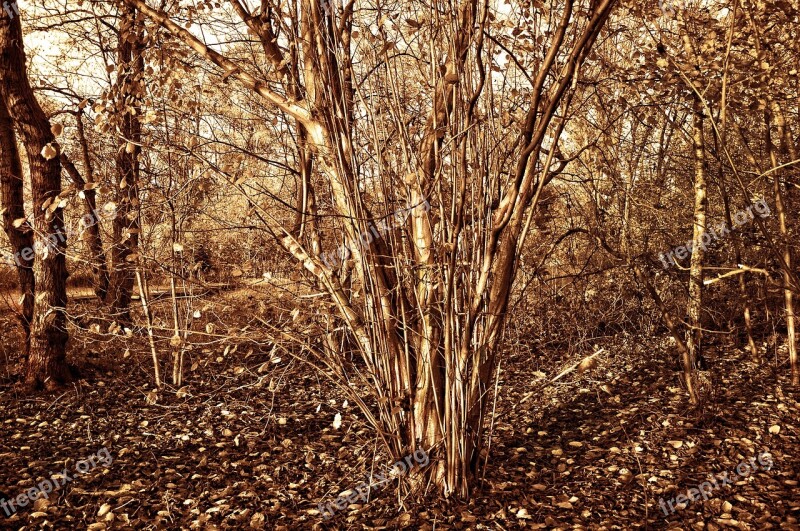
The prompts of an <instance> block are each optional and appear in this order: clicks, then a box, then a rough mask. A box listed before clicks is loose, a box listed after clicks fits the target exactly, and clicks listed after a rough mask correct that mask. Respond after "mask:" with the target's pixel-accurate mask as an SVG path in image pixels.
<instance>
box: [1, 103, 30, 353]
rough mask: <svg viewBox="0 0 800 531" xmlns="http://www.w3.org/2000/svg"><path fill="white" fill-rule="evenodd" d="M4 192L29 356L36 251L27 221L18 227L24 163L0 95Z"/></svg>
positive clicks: (22, 214) (22, 209) (24, 347)
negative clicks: (34, 254) (33, 252)
mask: <svg viewBox="0 0 800 531" xmlns="http://www.w3.org/2000/svg"><path fill="white" fill-rule="evenodd" d="M0 194H2V209H3V229H4V230H5V232H6V234H7V235H8V241H9V242H10V243H11V250H12V253H13V256H12V257H11V258H10V260H9V265H11V266H14V267H16V269H17V278H18V279H19V292H20V295H21V299H20V301H19V302H20V305H19V306H20V310H19V314H18V318H19V322H20V327H21V328H22V341H21V342H20V350H21V351H22V353H23V355H24V356H25V358H27V357H28V353H29V351H30V334H31V321H32V319H33V294H34V279H33V255H32V254H29V253H31V252H32V250H33V232H32V231H31V227H30V226H29V225H28V222H27V221H26V222H24V223H22V224H21V225H19V226H18V227H15V226H14V222H15V221H17V220H22V219H25V198H24V186H23V177H22V162H21V160H20V154H19V148H18V147H17V137H16V134H15V133H14V122H13V120H12V118H11V115H10V114H9V113H8V108H7V107H6V104H5V101H4V99H3V98H2V97H0ZM17 223H19V221H17Z"/></svg>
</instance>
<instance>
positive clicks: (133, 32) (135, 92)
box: [108, 6, 144, 322]
mask: <svg viewBox="0 0 800 531" xmlns="http://www.w3.org/2000/svg"><path fill="white" fill-rule="evenodd" d="M137 18H138V17H137V10H136V9H135V8H133V7H130V6H125V7H123V9H122V12H121V17H120V38H119V49H118V52H117V55H118V61H119V65H120V68H122V72H121V73H120V74H119V78H118V79H117V84H116V91H117V96H116V111H117V113H118V115H117V117H116V118H117V120H118V135H119V136H118V145H117V156H116V169H117V185H118V195H117V212H116V216H115V217H114V220H113V242H114V244H113V247H112V249H111V265H112V272H111V282H110V289H109V292H108V297H109V298H110V302H111V310H112V313H113V315H114V317H115V318H116V319H118V320H119V321H120V322H129V321H130V302H131V295H132V291H133V283H134V280H135V276H136V273H135V264H136V259H135V258H136V257H135V255H136V253H137V250H138V247H139V214H138V210H139V208H138V207H139V154H140V153H141V141H142V138H141V137H142V126H141V122H140V119H139V116H140V115H141V112H140V105H139V103H138V102H139V101H140V100H141V92H142V90H143V88H142V87H141V85H140V83H141V79H142V73H143V71H144V58H143V56H142V48H141V44H140V43H141V39H140V29H141V21H139V20H138V19H137ZM131 36H133V37H132V38H131Z"/></svg>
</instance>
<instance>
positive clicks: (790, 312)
mask: <svg viewBox="0 0 800 531" xmlns="http://www.w3.org/2000/svg"><path fill="white" fill-rule="evenodd" d="M773 121H774V122H775V125H776V126H777V129H778V138H779V139H782V141H783V139H785V135H786V132H785V129H786V122H785V119H784V117H783V112H782V111H781V109H780V108H779V107H777V105H775V104H773V105H772V108H771V109H770V110H769V111H767V113H766V115H765V122H766V135H767V138H766V142H767V150H768V151H769V160H770V164H772V167H773V168H777V167H778V166H779V165H780V159H779V158H778V153H777V149H776V147H775V144H774V143H773V142H772V134H771V132H770V127H771V125H772V122H773ZM782 173H783V172H781V171H775V172H774V174H773V176H772V183H773V188H772V189H773V193H774V194H775V211H776V212H777V214H778V229H779V230H780V233H781V246H782V247H783V261H784V262H785V265H786V267H784V268H783V282H784V285H785V286H786V287H785V288H784V290H783V300H784V308H785V310H786V345H787V347H788V349H789V365H790V367H791V371H792V385H800V367H798V361H797V339H796V337H795V332H794V295H793V293H792V290H791V289H790V287H789V286H791V282H792V279H791V275H790V270H791V267H792V249H791V246H790V245H789V231H788V229H787V226H786V205H785V204H784V195H783V191H782V190H781V177H780V176H781V174H782Z"/></svg>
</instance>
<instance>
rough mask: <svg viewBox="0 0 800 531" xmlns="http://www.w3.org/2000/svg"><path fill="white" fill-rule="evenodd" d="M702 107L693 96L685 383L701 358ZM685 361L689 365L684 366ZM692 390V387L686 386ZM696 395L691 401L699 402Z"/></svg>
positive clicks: (705, 204)
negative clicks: (691, 218) (691, 213)
mask: <svg viewBox="0 0 800 531" xmlns="http://www.w3.org/2000/svg"><path fill="white" fill-rule="evenodd" d="M703 123H704V119H703V105H702V102H701V101H700V99H699V97H698V96H696V95H695V96H694V105H693V108H692V148H693V154H694V229H693V235H692V257H691V261H690V266H689V301H688V308H687V314H688V317H689V323H688V325H689V329H688V330H687V333H686V345H687V347H688V349H689V356H688V358H689V359H688V360H687V359H686V358H685V357H684V360H683V361H684V364H683V371H684V378H685V379H686V381H687V384H688V382H689V381H692V382H695V381H696V374H695V371H696V366H695V363H696V360H697V359H698V357H699V356H700V355H702V351H701V349H702V346H701V341H702V337H703V334H702V319H701V317H702V315H701V312H702V308H703V261H704V259H705V251H706V248H705V245H706V243H707V242H706V241H705V237H706V210H707V209H708V197H707V194H706V170H705V137H704V135H703ZM687 361H688V362H689V363H687ZM687 387H689V388H690V389H693V388H694V386H688V385H687ZM698 398H699V397H698V396H697V394H696V393H695V394H694V396H692V393H690V400H691V401H692V403H697V402H698Z"/></svg>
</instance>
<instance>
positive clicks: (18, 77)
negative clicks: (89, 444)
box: [0, 17, 71, 389]
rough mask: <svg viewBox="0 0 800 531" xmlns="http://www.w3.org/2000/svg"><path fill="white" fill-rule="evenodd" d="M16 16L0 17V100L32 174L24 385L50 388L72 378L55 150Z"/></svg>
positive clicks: (65, 270) (64, 237) (55, 145)
mask: <svg viewBox="0 0 800 531" xmlns="http://www.w3.org/2000/svg"><path fill="white" fill-rule="evenodd" d="M25 62H26V61H25V50H24V48H23V41H22V27H21V25H20V17H15V18H13V19H9V18H8V17H0V79H2V80H3V83H2V85H0V96H2V98H3V99H4V100H5V103H6V106H7V109H8V112H9V114H10V116H11V117H12V119H13V121H14V123H15V125H16V127H17V130H19V131H20V134H21V137H22V140H23V143H24V145H25V151H26V153H27V156H28V166H29V168H30V175H31V190H32V194H33V216H34V231H35V234H34V244H33V246H34V249H35V251H36V253H35V254H36V256H35V258H34V263H33V272H34V282H35V285H36V296H35V297H34V306H33V320H32V323H31V341H30V343H31V347H30V355H29V356H28V364H27V370H26V374H25V383H26V385H27V386H28V387H30V388H38V387H45V388H46V389H52V388H55V387H57V386H58V385H60V384H62V383H64V382H66V381H68V380H69V379H70V378H71V374H70V370H69V367H68V366H67V363H66V345H67V339H68V333H67V329H66V313H65V312H66V305H67V290H66V285H67V282H66V281H67V269H66V255H65V252H64V251H65V249H66V245H67V244H66V240H67V235H66V232H65V231H64V214H63V210H62V209H61V208H58V206H59V203H60V199H61V198H60V197H59V194H60V193H61V164H60V163H59V159H58V150H59V146H58V144H57V143H56V142H55V138H54V137H53V133H52V132H51V130H50V122H49V121H48V119H47V116H46V115H45V114H44V112H43V111H42V108H41V107H40V106H39V102H38V101H37V100H36V97H35V96H34V94H33V90H32V89H31V86H30V82H29V81H28V76H27V73H26V72H27V70H26V64H25Z"/></svg>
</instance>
